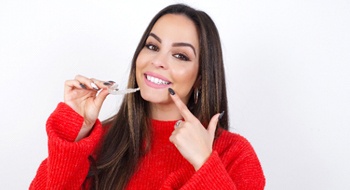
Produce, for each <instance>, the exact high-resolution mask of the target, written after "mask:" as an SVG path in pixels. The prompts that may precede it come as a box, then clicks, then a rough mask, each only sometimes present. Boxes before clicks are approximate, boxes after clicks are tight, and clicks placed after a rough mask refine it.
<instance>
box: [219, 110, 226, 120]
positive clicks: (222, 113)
mask: <svg viewBox="0 0 350 190" xmlns="http://www.w3.org/2000/svg"><path fill="white" fill-rule="evenodd" d="M224 114H225V111H222V112H221V113H220V115H219V120H220V119H221V118H222V117H223V116H224Z"/></svg>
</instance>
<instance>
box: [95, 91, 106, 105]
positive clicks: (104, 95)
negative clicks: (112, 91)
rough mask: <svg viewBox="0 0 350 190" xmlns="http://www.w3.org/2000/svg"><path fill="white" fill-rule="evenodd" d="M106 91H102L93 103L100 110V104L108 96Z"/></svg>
mask: <svg viewBox="0 0 350 190" xmlns="http://www.w3.org/2000/svg"><path fill="white" fill-rule="evenodd" d="M108 94H109V93H108V90H107V89H102V90H101V91H100V92H99V93H98V95H97V96H96V98H95V103H96V105H97V107H99V108H101V107H102V104H103V102H104V100H105V99H106V97H107V96H108Z"/></svg>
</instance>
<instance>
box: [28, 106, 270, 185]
mask: <svg viewBox="0 0 350 190" xmlns="http://www.w3.org/2000/svg"><path fill="white" fill-rule="evenodd" d="M175 122H176V121H157V120H152V127H153V128H152V129H153V132H152V144H151V149H150V151H149V152H148V153H147V154H146V155H145V156H144V157H143V158H142V159H141V160H140V167H139V168H138V169H137V171H136V172H135V174H134V175H133V176H132V178H131V180H130V181H129V183H128V185H127V187H126V189H131V190H140V189H142V190H148V189H149V190H154V189H162V190H168V189H183V190H193V189H201V190H213V189H227V190H235V189H237V190H260V189H264V186H265V178H264V174H263V171H262V168H261V165H260V162H259V160H258V158H257V155H256V154H255V152H254V150H253V148H252V146H251V145H250V143H249V142H248V141H247V140H246V139H245V138H244V137H242V136H240V135H238V134H234V133H230V132H228V131H224V130H222V133H221V134H220V136H219V137H218V138H217V139H216V141H215V142H214V145H213V152H212V154H211V155H210V157H209V158H208V160H207V161H206V162H205V163H204V165H203V166H202V167H201V168H200V169H199V170H198V171H197V172H196V171H195V170H194V168H193V166H192V165H191V164H190V163H189V162H188V161H187V160H186V159H184V158H183V157H182V155H181V154H180V153H179V151H178V150H177V149H176V147H175V146H174V145H173V144H172V143H171V142H170V141H169V137H170V135H171V133H172V131H173V130H174V124H175ZM82 123H83V118H82V117H81V116H80V115H79V114H77V113H76V112H74V111H73V110H72V109H71V108H70V107H69V106H67V105H66V104H64V103H60V104H58V106H57V108H56V110H55V111H54V112H53V113H52V114H51V115H50V117H49V119H48V121H47V126H46V129H47V134H48V147H49V155H48V158H47V159H45V160H44V161H43V162H42V163H41V165H40V167H39V169H38V171H37V174H36V176H35V178H34V180H33V181H32V183H31V185H30V189H33V190H34V189H71V190H75V189H81V188H82V184H83V182H84V180H85V178H86V176H87V173H88V170H89V160H88V157H89V155H91V154H92V153H93V151H94V149H95V148H96V146H97V144H98V142H99V141H100V139H101V137H102V135H103V129H102V125H101V122H100V121H99V120H97V121H96V123H95V125H94V128H93V130H92V131H91V133H90V135H89V136H88V137H86V138H84V139H82V140H80V141H79V142H74V140H75V138H76V136H77V134H78V132H79V130H80V128H81V126H82Z"/></svg>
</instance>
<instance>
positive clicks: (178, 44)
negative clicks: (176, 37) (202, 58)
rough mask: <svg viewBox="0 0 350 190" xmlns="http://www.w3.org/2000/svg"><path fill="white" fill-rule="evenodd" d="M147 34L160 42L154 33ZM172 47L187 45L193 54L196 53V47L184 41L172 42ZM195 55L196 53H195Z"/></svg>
mask: <svg viewBox="0 0 350 190" xmlns="http://www.w3.org/2000/svg"><path fill="white" fill-rule="evenodd" d="M148 36H152V37H153V38H154V39H156V40H157V41H158V42H159V43H162V40H161V39H160V38H159V37H158V36H157V35H156V34H154V33H150V34H149V35H148ZM173 46H174V47H180V46H187V47H190V48H191V49H192V50H193V52H194V55H196V49H194V47H193V45H192V44H190V43H185V42H177V43H173ZM196 56H197V55H196Z"/></svg>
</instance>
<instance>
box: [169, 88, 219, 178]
mask: <svg viewBox="0 0 350 190" xmlns="http://www.w3.org/2000/svg"><path fill="white" fill-rule="evenodd" d="M170 96H171V98H172V99H173V101H174V102H175V104H176V106H177V108H178V109H179V111H180V113H181V115H182V117H183V118H184V121H181V123H180V124H179V125H176V126H174V127H175V130H174V131H173V133H172V134H171V136H170V137H169V140H170V142H172V143H173V144H174V145H175V146H176V148H177V149H178V150H179V152H180V153H181V154H182V156H183V157H184V158H185V159H187V160H188V161H189V162H190V163H191V164H192V165H193V167H194V169H195V170H196V171H197V170H198V169H199V168H200V167H201V166H202V165H203V164H204V163H205V161H206V160H207V159H208V158H209V156H210V154H211V153H212V147H213V142H214V136H215V130H216V126H217V123H218V119H219V115H220V114H219V113H218V114H215V115H214V116H213V117H212V118H211V120H210V122H209V125H208V128H207V129H206V128H204V126H203V125H202V124H201V122H200V121H199V120H198V119H197V118H196V117H195V116H194V115H193V114H192V113H191V112H190V110H188V108H187V106H186V105H185V104H184V103H183V102H182V101H181V99H180V97H179V96H178V95H177V94H174V95H170Z"/></svg>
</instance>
